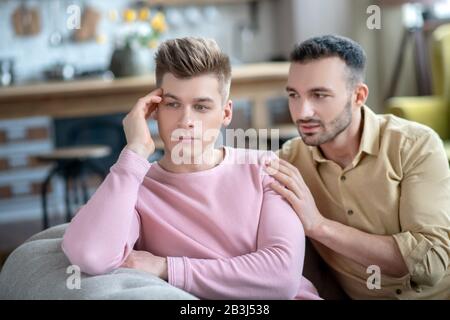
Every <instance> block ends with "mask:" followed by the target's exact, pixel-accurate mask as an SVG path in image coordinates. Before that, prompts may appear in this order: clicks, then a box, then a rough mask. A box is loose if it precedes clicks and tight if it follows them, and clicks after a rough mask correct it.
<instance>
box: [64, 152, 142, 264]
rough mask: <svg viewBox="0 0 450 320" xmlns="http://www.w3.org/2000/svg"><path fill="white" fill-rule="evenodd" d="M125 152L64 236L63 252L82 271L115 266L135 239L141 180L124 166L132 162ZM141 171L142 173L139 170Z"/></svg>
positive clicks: (136, 170) (137, 231)
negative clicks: (136, 209) (136, 206)
mask: <svg viewBox="0 0 450 320" xmlns="http://www.w3.org/2000/svg"><path fill="white" fill-rule="evenodd" d="M128 152H129V153H128V154H125V155H124V154H121V157H120V159H119V160H118V162H117V163H116V164H115V165H114V166H113V167H112V168H111V172H110V173H109V174H108V176H107V177H106V179H105V181H104V182H103V183H102V184H101V185H100V187H99V188H98V189H97V191H96V192H95V194H94V195H93V196H92V197H91V199H89V201H88V202H87V203H86V204H85V205H84V206H83V207H82V208H81V209H80V210H79V212H78V213H77V214H76V216H75V218H74V219H73V220H72V222H71V223H70V225H69V227H68V228H67V231H66V233H65V235H64V240H63V244H62V245H63V249H64V252H65V253H66V255H67V256H68V258H69V259H70V261H71V262H72V263H75V264H78V265H80V267H82V266H84V267H85V268H84V269H86V270H83V271H85V272H88V273H102V272H103V271H105V270H106V269H111V268H113V267H116V266H117V264H119V263H120V262H121V260H122V259H123V256H124V253H125V252H124V250H127V244H128V242H133V241H135V240H136V238H137V236H138V233H139V229H138V228H139V225H138V223H137V219H138V218H137V213H136V212H135V205H136V201H137V195H138V189H139V186H140V184H141V181H140V180H141V179H142V178H141V177H140V175H139V173H138V171H139V170H138V169H136V168H134V169H130V170H127V165H128V164H129V163H130V162H132V161H133V158H132V157H133V155H132V154H130V152H131V151H128ZM141 171H142V172H144V171H145V170H142V168H141ZM141 175H142V173H141ZM129 249H131V248H128V250H129Z"/></svg>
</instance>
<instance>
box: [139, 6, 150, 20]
mask: <svg viewBox="0 0 450 320" xmlns="http://www.w3.org/2000/svg"><path fill="white" fill-rule="evenodd" d="M148 18H150V10H149V9H148V8H141V9H140V10H139V20H141V21H147V20H148Z"/></svg>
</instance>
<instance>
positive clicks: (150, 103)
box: [132, 88, 163, 118]
mask: <svg viewBox="0 0 450 320" xmlns="http://www.w3.org/2000/svg"><path fill="white" fill-rule="evenodd" d="M162 93H163V90H162V89H161V88H157V89H155V90H153V91H152V92H150V93H149V94H147V95H146V96H144V97H142V98H140V99H139V100H138V102H137V103H136V105H135V107H134V108H133V110H132V111H138V112H144V114H145V116H146V118H147V117H148V116H150V114H151V113H152V112H153V111H155V109H156V108H157V107H158V104H159V103H161V101H162V96H161V95H162Z"/></svg>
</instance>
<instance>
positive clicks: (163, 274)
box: [159, 257, 169, 281]
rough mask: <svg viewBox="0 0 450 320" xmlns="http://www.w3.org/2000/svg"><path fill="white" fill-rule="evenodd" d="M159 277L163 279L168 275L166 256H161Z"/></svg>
mask: <svg viewBox="0 0 450 320" xmlns="http://www.w3.org/2000/svg"><path fill="white" fill-rule="evenodd" d="M159 277H160V278H161V279H163V280H166V281H167V280H168V278H169V275H168V267H167V258H163V257H161V260H160V273H159Z"/></svg>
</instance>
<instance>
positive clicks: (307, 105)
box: [297, 99, 314, 120]
mask: <svg viewBox="0 0 450 320" xmlns="http://www.w3.org/2000/svg"><path fill="white" fill-rule="evenodd" d="M297 109H298V111H297V112H298V114H297V116H298V118H299V119H302V120H306V119H310V118H312V117H314V106H313V105H312V103H311V102H310V101H308V100H307V99H305V100H303V99H302V100H301V101H300V102H299V103H298V106H297Z"/></svg>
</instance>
